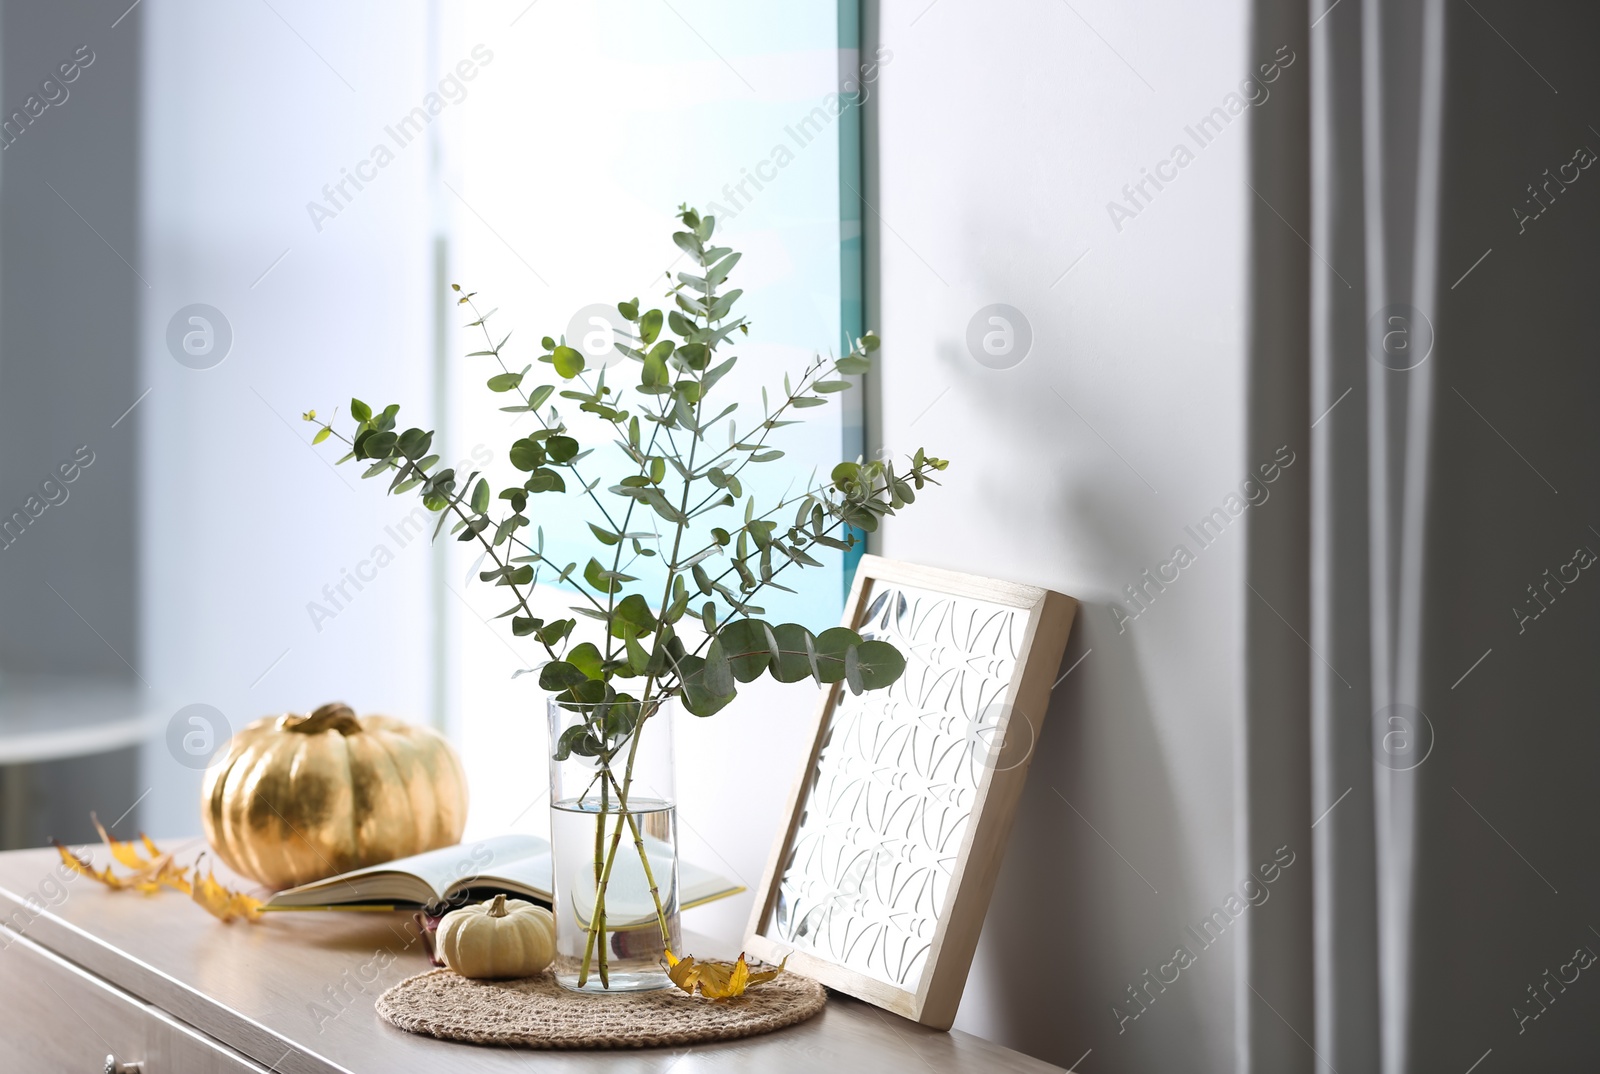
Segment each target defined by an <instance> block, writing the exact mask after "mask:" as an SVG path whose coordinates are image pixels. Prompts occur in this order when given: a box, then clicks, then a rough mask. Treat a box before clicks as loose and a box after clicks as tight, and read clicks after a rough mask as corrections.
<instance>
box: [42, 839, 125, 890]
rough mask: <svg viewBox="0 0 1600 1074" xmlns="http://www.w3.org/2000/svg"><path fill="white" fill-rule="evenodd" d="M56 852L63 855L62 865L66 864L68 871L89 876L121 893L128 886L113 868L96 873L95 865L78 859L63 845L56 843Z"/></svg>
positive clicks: (106, 868) (107, 867)
mask: <svg viewBox="0 0 1600 1074" xmlns="http://www.w3.org/2000/svg"><path fill="white" fill-rule="evenodd" d="M56 850H57V852H59V853H60V855H61V861H62V863H63V864H65V865H66V867H67V868H68V869H71V870H72V871H73V872H75V873H77V874H79V875H80V876H87V877H88V878H89V879H91V880H98V881H100V883H102V884H104V885H105V886H106V887H108V888H110V889H111V890H113V891H120V890H122V889H123V888H124V887H126V886H127V885H126V884H124V883H123V882H122V879H121V878H120V877H118V876H117V875H116V874H115V873H113V872H112V871H111V866H109V865H107V866H106V867H105V868H104V869H102V870H100V871H99V872H95V869H94V866H93V865H91V864H89V863H88V862H86V861H84V860H83V859H82V858H80V857H78V855H76V854H74V853H73V852H72V851H71V850H69V849H67V847H66V846H64V845H62V844H61V843H56Z"/></svg>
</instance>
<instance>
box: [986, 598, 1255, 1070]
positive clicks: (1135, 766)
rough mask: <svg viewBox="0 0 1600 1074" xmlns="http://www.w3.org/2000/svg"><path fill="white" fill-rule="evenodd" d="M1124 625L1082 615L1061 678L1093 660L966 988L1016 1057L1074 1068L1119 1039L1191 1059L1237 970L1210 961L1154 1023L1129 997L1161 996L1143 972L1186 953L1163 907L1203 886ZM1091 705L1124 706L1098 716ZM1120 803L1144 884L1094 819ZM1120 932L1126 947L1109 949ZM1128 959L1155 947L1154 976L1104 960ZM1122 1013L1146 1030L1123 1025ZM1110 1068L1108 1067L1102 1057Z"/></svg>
mask: <svg viewBox="0 0 1600 1074" xmlns="http://www.w3.org/2000/svg"><path fill="white" fill-rule="evenodd" d="M1111 622H1112V619H1111V616H1110V614H1109V611H1108V609H1107V608H1106V607H1105V606H1104V605H1091V604H1085V605H1084V606H1083V607H1082V608H1080V610H1079V616H1078V620H1077V623H1076V624H1075V626H1074V631H1073V639H1072V644H1071V645H1070V646H1069V647H1068V650H1067V655H1066V658H1065V660H1064V661H1063V663H1062V667H1061V671H1060V672H1058V673H1057V674H1061V673H1063V672H1066V671H1067V669H1069V668H1073V665H1074V664H1075V663H1076V662H1077V661H1079V660H1081V659H1083V658H1084V656H1085V654H1086V653H1087V652H1088V651H1089V650H1091V649H1092V650H1094V653H1093V656H1092V658H1091V659H1090V661H1089V662H1087V663H1085V664H1084V665H1082V666H1080V667H1077V668H1075V669H1073V670H1072V672H1071V673H1070V674H1068V675H1067V677H1066V678H1065V679H1064V680H1062V681H1061V683H1060V685H1059V686H1057V688H1056V690H1055V692H1054V693H1053V694H1052V696H1051V705H1050V711H1049V713H1048V714H1047V716H1046V719H1045V723H1044V732H1043V734H1042V735H1041V737H1040V740H1039V743H1038V746H1037V748H1036V750H1035V752H1034V756H1033V762H1032V768H1031V771H1030V774H1029V778H1028V783H1027V787H1026V788H1025V790H1024V791H1023V796H1022V802H1021V804H1020V806H1019V807H1018V812H1017V819H1016V824H1015V827H1014V828H1013V830H1012V835H1011V845H1010V848H1009V850H1008V853H1007V856H1006V859H1005V864H1004V865H1003V867H1002V868H1001V871H1000V876H999V880H998V882H997V884H996V887H995V892H994V898H993V901H992V902H991V903H990V906H989V914H988V918H987V919H986V921H985V925H984V932H983V939H982V942H981V944H980V945H979V948H978V954H977V957H976V961H975V963H974V966H973V973H972V976H971V978H970V979H969V981H968V985H967V1001H966V1006H978V1007H980V1008H982V1009H983V1011H984V1013H985V1015H986V1018H987V1020H988V1021H989V1023H990V1025H991V1026H1001V1027H1004V1032H1003V1034H1001V1035H1002V1036H1003V1039H1004V1040H1005V1041H1006V1043H1007V1044H1008V1045H1009V1046H1011V1047H1014V1048H1018V1049H1020V1050H1022V1051H1025V1052H1027V1053H1029V1054H1030V1055H1034V1056H1037V1057H1039V1058H1041V1059H1045V1060H1047V1061H1049V1062H1053V1063H1057V1064H1060V1065H1061V1066H1067V1065H1069V1064H1072V1063H1074V1062H1075V1061H1076V1060H1078V1059H1079V1058H1081V1057H1082V1056H1083V1055H1084V1053H1085V1052H1087V1051H1088V1050H1089V1049H1091V1048H1093V1049H1095V1051H1096V1052H1097V1053H1103V1052H1106V1051H1108V1050H1110V1049H1112V1048H1113V1047H1119V1045H1117V1044H1116V1043H1115V1042H1118V1041H1119V1040H1120V1041H1122V1042H1126V1043H1124V1044H1121V1045H1120V1048H1121V1050H1123V1051H1124V1057H1125V1058H1126V1057H1127V1051H1126V1044H1133V1045H1135V1047H1136V1050H1137V1052H1138V1053H1139V1054H1142V1055H1145V1056H1146V1057H1148V1058H1150V1059H1152V1060H1154V1059H1156V1058H1157V1057H1160V1056H1172V1055H1177V1054H1183V1052H1184V1051H1185V1050H1193V1049H1194V1048H1195V1047H1197V1046H1198V1045H1199V1043H1200V1042H1201V1041H1202V1040H1203V1036H1204V1034H1203V1030H1202V1026H1201V1023H1202V1015H1201V1009H1202V1008H1201V1003H1200V997H1201V992H1202V990H1204V989H1206V988H1209V987H1216V985H1217V983H1219V982H1222V981H1227V980H1229V979H1230V976H1231V972H1230V970H1231V962H1232V958H1233V955H1232V954H1231V953H1228V954H1227V959H1226V962H1227V963H1228V965H1224V959H1221V958H1218V957H1217V954H1218V952H1212V953H1210V958H1209V959H1208V958H1207V957H1206V956H1207V953H1206V952H1199V953H1198V955H1197V957H1196V959H1195V961H1194V963H1193V964H1192V966H1191V968H1190V969H1189V970H1187V971H1183V972H1179V973H1178V980H1177V981H1176V982H1174V983H1173V984H1169V985H1166V986H1164V990H1163V991H1159V992H1155V993H1154V994H1155V995H1156V997H1157V998H1156V1000H1155V1001H1154V1002H1152V1001H1150V1000H1148V999H1147V1000H1146V1001H1145V1002H1146V1007H1147V1009H1146V1010H1145V1011H1144V1013H1143V1014H1140V1013H1139V1012H1140V1007H1139V1006H1137V1005H1135V1004H1134V1002H1133V1001H1132V1000H1130V999H1129V997H1128V991H1127V990H1128V988H1129V987H1130V986H1131V987H1133V988H1136V989H1137V988H1145V987H1147V986H1146V983H1145V979H1144V977H1143V971H1144V970H1145V969H1146V968H1148V969H1149V970H1150V971H1152V972H1155V971H1157V970H1158V969H1159V968H1160V964H1161V963H1162V962H1164V961H1167V960H1169V959H1171V958H1172V949H1173V947H1174V946H1175V945H1176V944H1177V943H1178V941H1179V936H1178V935H1177V934H1176V930H1172V929H1168V928H1166V927H1165V926H1164V925H1157V926H1156V927H1151V918H1152V916H1153V915H1154V914H1156V913H1157V912H1158V909H1157V908H1158V907H1159V906H1161V905H1163V904H1171V905H1182V906H1185V907H1187V906H1189V905H1192V904H1194V903H1195V902H1196V899H1197V898H1198V896H1196V897H1195V898H1190V897H1188V895H1187V892H1188V889H1189V888H1190V887H1191V886H1192V885H1191V882H1190V881H1189V880H1188V878H1187V877H1185V876H1184V875H1182V866H1183V861H1184V857H1183V854H1182V852H1181V849H1180V847H1179V845H1178V843H1177V840H1176V835H1177V833H1178V832H1180V831H1181V830H1182V826H1181V825H1180V823H1179V818H1178V816H1177V810H1176V804H1175V801H1174V799H1173V796H1172V794H1171V792H1170V789H1169V779H1170V775H1169V772H1168V770H1167V768H1166V766H1165V765H1164V764H1163V763H1162V757H1163V752H1162V749H1161V746H1160V744H1159V742H1158V741H1157V738H1156V735H1155V733H1154V727H1153V722H1152V717H1151V712H1150V708H1149V705H1148V703H1147V700H1146V696H1145V691H1144V685H1143V682H1142V680H1141V677H1140V673H1139V669H1138V666H1137V664H1136V662H1135V660H1134V654H1133V650H1132V649H1131V648H1130V647H1129V646H1128V645H1126V644H1121V643H1119V642H1118V641H1117V640H1116V639H1115V638H1113V637H1112V636H1111V635H1112V634H1114V631H1112V630H1111V629H1110V624H1111ZM1092 697H1099V698H1102V699H1105V698H1116V699H1117V701H1116V703H1115V704H1098V705H1097V704H1093V703H1091V701H1090V698H1092ZM1115 788H1121V790H1120V791H1118V790H1116V789H1115ZM1115 798H1121V799H1122V800H1124V801H1125V802H1126V803H1127V804H1128V806H1129V807H1130V808H1129V810H1128V811H1126V812H1124V813H1122V814H1121V815H1120V816H1119V817H1118V818H1117V819H1116V822H1115V823H1116V826H1117V827H1118V828H1122V829H1125V830H1131V829H1134V828H1137V829H1138V831H1139V832H1140V833H1141V839H1140V844H1139V849H1138V853H1139V856H1140V858H1141V860H1142V861H1143V862H1144V863H1145V864H1144V872H1142V873H1141V872H1140V871H1139V870H1138V869H1136V868H1135V865H1134V863H1130V862H1128V861H1126V860H1124V859H1122V858H1121V854H1120V852H1119V851H1117V850H1114V849H1113V848H1112V847H1111V846H1110V845H1109V844H1108V843H1107V842H1106V841H1105V839H1104V837H1103V834H1102V833H1104V832H1105V831H1106V827H1107V818H1105V817H1099V818H1096V817H1089V816H1086V815H1084V813H1082V812H1081V810H1083V809H1085V808H1086V805H1087V803H1104V802H1107V801H1111V800H1113V799H1115ZM1091 825H1092V826H1091ZM1097 828H1098V829H1099V831H1098V832H1097V831H1096V829H1097ZM1152 862H1154V863H1156V864H1158V865H1159V869H1151V868H1150V863H1152ZM1169 931H1172V932H1174V935H1172V936H1168V935H1165V933H1166V932H1169ZM1108 933H1109V934H1113V935H1115V934H1121V936H1122V937H1124V938H1123V939H1122V940H1120V941H1112V942H1107V939H1108V938H1107V934H1108ZM1140 936H1143V937H1144V938H1143V940H1142V941H1139V940H1137V939H1134V938H1135V937H1140ZM1184 939H1185V940H1187V939H1188V938H1187V937H1184ZM1188 943H1189V947H1190V949H1191V950H1194V949H1195V948H1196V947H1197V946H1198V945H1197V944H1195V943H1194V942H1193V941H1192V940H1190V941H1188ZM1130 946H1131V947H1132V948H1134V949H1139V948H1144V949H1147V950H1148V965H1147V966H1146V965H1145V964H1140V965H1137V966H1135V965H1120V964H1111V963H1110V962H1108V961H1106V959H1107V957H1108V955H1110V954H1111V953H1112V952H1115V951H1117V950H1124V949H1128V948H1129V947H1130ZM1208 961H1209V962H1213V963H1215V965H1216V967H1217V968H1215V969H1213V968H1212V967H1210V966H1206V965H1205V963H1206V962H1208ZM1175 969H1177V967H1173V968H1169V969H1167V971H1166V975H1167V976H1168V977H1171V976H1172V975H1173V973H1174V970H1175ZM1207 979H1209V983H1208V980H1207ZM1185 986H1187V987H1185ZM1152 991H1153V990H1152ZM1113 1008H1118V1009H1120V1010H1122V1011H1123V1012H1124V1013H1127V1014H1129V1015H1133V1016H1136V1017H1132V1018H1130V1019H1129V1020H1127V1021H1125V1022H1123V1023H1122V1024H1121V1025H1120V1026H1119V1023H1118V1019H1117V1017H1116V1016H1115V1014H1114V1013H1113ZM963 1013H966V1007H965V1006H964V1011H963ZM958 1024H959V1023H958ZM1138 1065H1139V1063H1138V1062H1135V1063H1134V1064H1133V1066H1130V1067H1128V1068H1127V1069H1134V1068H1135V1067H1137V1066H1138ZM1097 1068H1098V1069H1107V1068H1106V1066H1105V1065H1104V1060H1103V1059H1098V1060H1097Z"/></svg>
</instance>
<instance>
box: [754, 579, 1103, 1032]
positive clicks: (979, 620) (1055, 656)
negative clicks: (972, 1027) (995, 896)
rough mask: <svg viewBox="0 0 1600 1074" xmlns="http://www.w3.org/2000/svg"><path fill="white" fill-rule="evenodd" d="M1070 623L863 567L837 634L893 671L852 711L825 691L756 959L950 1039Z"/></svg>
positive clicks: (990, 596) (1038, 597)
mask: <svg viewBox="0 0 1600 1074" xmlns="http://www.w3.org/2000/svg"><path fill="white" fill-rule="evenodd" d="M1077 607H1078V602H1077V601H1075V600H1073V599H1072V598H1071V597H1065V596H1062V595H1061V594H1060V593H1054V592H1051V591H1049V590H1046V589H1039V588H1036V587H1034V586H1025V585H1016V584H1014V583H1011V582H998V581H993V580H991V579H987V578H979V577H976V576H973V575H969V574H958V573H956V572H954V571H946V570H939V569H937V568H933V567H920V566H916V565H914V564H910V563H900V562H896V561H894V560H887V559H882V558H879V557H878V556H864V557H862V560H861V564H860V566H859V567H858V568H857V569H856V576H855V584H854V586H853V587H852V588H851V591H850V598H849V600H848V602H847V603H846V606H845V614H844V625H845V626H847V627H850V628H851V629H854V630H857V631H859V632H861V633H862V634H863V635H865V636H869V637H882V638H885V639H886V640H890V641H893V642H894V643H895V644H896V645H897V647H898V648H899V649H900V650H901V652H902V653H904V654H905V656H906V672H905V674H904V675H903V676H901V678H900V680H899V681H898V682H896V683H895V685H894V686H892V687H890V688H889V689H887V690H883V691H874V692H871V693H867V694H863V695H860V696H859V697H857V696H852V695H851V694H850V693H849V692H848V691H847V689H846V688H845V687H844V684H842V683H839V684H835V685H833V686H831V687H829V688H828V689H826V690H824V691H823V693H822V696H821V699H820V701H819V704H818V709H817V717H816V727H815V732H814V734H813V736H812V739H811V749H810V751H809V753H808V754H807V756H806V761H805V767H804V768H803V770H802V771H801V774H800V778H799V779H798V780H797V781H796V783H795V786H794V789H793V790H792V791H791V793H790V796H789V808H788V811H787V813H786V816H787V817H788V821H787V823H786V824H785V826H784V829H783V831H782V832H781V833H780V835H779V838H778V841H777V844H776V846H774V848H773V852H772V856H771V858H770V859H769V860H768V862H767V868H766V873H765V875H764V876H763V878H762V881H761V887H760V888H759V889H758V897H757V899H756V905H755V908H754V910H753V911H752V914H751V919H750V927H749V930H748V935H747V938H746V940H745V949H746V950H747V951H748V952H749V953H750V954H751V955H753V956H755V957H757V958H761V959H764V960H766V961H769V962H777V961H779V960H780V959H783V958H785V957H787V958H788V960H789V967H790V969H792V970H794V971H795V972H797V973H800V974H802V975H804V976H806V977H811V978H813V979H815V980H818V981H820V982H822V983H823V984H825V985H827V986H828V987H829V988H834V989H837V990H839V991H841V992H845V993H848V994H849V995H852V996H855V997H857V998H859V999H863V1000H866V1001H867V1002H869V1003H874V1004H877V1005H878V1006H880V1007H883V1008H885V1009H887V1010H890V1011H894V1012H895V1013H896V1014H901V1015H904V1016H905V1017H907V1018H911V1019H914V1020H916V1021H918V1022H921V1023H922V1024H924V1025H928V1026H933V1027H935V1028H938V1029H948V1028H950V1024H951V1022H952V1021H953V1020H954V1019H955V1014H956V1008H957V1007H958V1006H959V1005H960V1002H961V993H962V991H963V989H964V988H965V987H966V981H967V971H968V969H969V968H970V966H971V964H972V954H973V951H974V950H975V949H976V947H977V944H978V934H979V932H980V930H981V929H982V927H983V918H984V914H985V913H986V911H987V910H988V906H989V896H990V894H991V893H992V891H993V889H994V882H995V877H996V875H997V873H998V872H999V867H1000V859H1001V857H1002V856H1003V854H1004V852H1005V847H1006V842H1007V838H1008V836H1009V835H1010V832H1011V822H1012V819H1013V815H1014V814H1015V812H1016V806H1017V800H1018V798H1019V797H1020V795H1021V793H1022V786H1023V783H1024V781H1025V780H1026V778H1027V773H1028V762H1029V760H1031V758H1032V755H1033V744H1034V743H1035V742H1036V741H1037V739H1038V735H1039V731H1040V725H1041V723H1042V722H1043V720H1044V714H1045V708H1046V705H1047V704H1048V701H1049V696H1050V688H1051V686H1052V685H1053V683H1052V680H1053V677H1054V675H1055V673H1056V670H1057V669H1058V667H1059V666H1060V663H1061V658H1062V654H1063V653H1064V652H1065V650H1066V645H1067V636H1068V634H1069V633H1070V632H1071V629H1072V620H1073V617H1074V615H1075V613H1076V611H1077ZM936 702H938V703H939V704H936ZM1018 717H1021V719H1020V720H1019V719H1018ZM984 732H989V734H990V737H989V738H987V739H986V738H985V737H984ZM1008 751H1009V752H1008ZM875 804H876V807H877V808H876V819H875V818H874V806H875ZM930 825H931V827H932V831H931V832H930ZM902 831H903V833H904V834H896V833H898V832H902ZM885 896H886V897H885ZM852 930H854V931H852ZM863 944H865V947H863V946H862V945H863Z"/></svg>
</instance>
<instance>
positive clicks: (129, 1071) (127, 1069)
mask: <svg viewBox="0 0 1600 1074" xmlns="http://www.w3.org/2000/svg"><path fill="white" fill-rule="evenodd" d="M106 1074H144V1064H143V1063H119V1062H117V1057H116V1056H114V1055H108V1056H106Z"/></svg>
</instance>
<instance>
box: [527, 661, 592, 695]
mask: <svg viewBox="0 0 1600 1074" xmlns="http://www.w3.org/2000/svg"><path fill="white" fill-rule="evenodd" d="M588 677H589V676H587V675H585V674H584V673H583V672H582V671H581V670H579V669H578V667H577V666H576V665H574V664H572V663H569V662H568V661H565V660H552V661H551V662H550V663H548V664H546V665H545V666H544V667H542V668H540V669H539V689H541V690H565V689H566V688H567V687H569V686H572V685H573V684H574V683H580V682H582V681H583V680H584V679H587V678H588Z"/></svg>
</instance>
